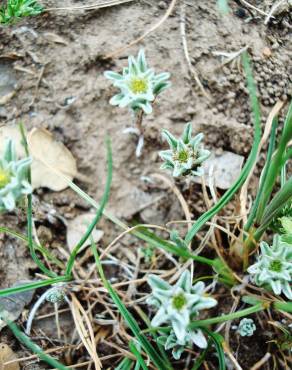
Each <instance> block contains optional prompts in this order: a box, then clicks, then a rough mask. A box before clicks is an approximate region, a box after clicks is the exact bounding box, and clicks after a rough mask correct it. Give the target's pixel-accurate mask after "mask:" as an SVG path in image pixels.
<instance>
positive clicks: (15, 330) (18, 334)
mask: <svg viewBox="0 0 292 370" xmlns="http://www.w3.org/2000/svg"><path fill="white" fill-rule="evenodd" d="M3 320H4V321H5V322H6V324H7V325H8V327H9V329H10V330H11V331H12V333H13V334H14V336H15V337H16V338H17V339H18V340H19V341H20V342H21V343H23V344H24V345H25V347H26V348H28V349H30V350H31V351H32V352H33V353H35V354H36V355H37V356H38V357H39V358H40V359H41V360H42V361H45V362H46V363H47V364H49V365H50V366H53V367H54V368H56V369H59V370H68V369H69V368H68V367H66V366H64V365H62V364H61V363H60V362H59V361H57V360H55V359H54V358H52V357H51V356H49V355H47V354H45V353H44V351H43V350H42V349H41V348H40V347H39V346H38V345H36V344H35V343H33V342H32V341H31V340H30V339H29V337H28V336H26V335H25V334H24V333H23V332H22V331H20V330H19V329H18V327H17V325H16V324H15V323H13V322H11V321H9V320H6V319H5V317H3Z"/></svg>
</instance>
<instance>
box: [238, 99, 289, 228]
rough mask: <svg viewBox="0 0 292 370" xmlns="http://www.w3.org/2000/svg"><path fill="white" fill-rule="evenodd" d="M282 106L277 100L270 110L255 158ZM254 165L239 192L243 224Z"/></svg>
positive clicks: (281, 102)
mask: <svg viewBox="0 0 292 370" xmlns="http://www.w3.org/2000/svg"><path fill="white" fill-rule="evenodd" d="M283 105H284V102H283V101H281V100H278V101H277V103H276V104H275V105H274V107H273V109H272V110H271V112H270V114H269V116H268V119H267V122H266V125H265V131H264V134H263V137H262V139H261V141H260V144H259V147H258V152H257V156H258V155H259V153H260V151H261V149H262V147H263V145H264V144H265V143H266V141H267V140H268V138H269V135H270V132H271V129H272V124H273V120H274V118H275V117H276V116H277V115H278V114H279V112H280V110H281V109H282V107H283ZM256 163H257V161H255V163H254V165H253V167H252V169H251V171H250V173H249V175H248V177H247V179H246V181H245V183H244V185H243V186H242V188H241V192H240V197H239V199H240V204H241V212H240V213H241V216H242V218H243V221H244V223H246V222H247V213H246V208H247V206H246V204H247V190H248V185H249V182H250V179H251V177H252V174H253V171H254V169H255V166H256Z"/></svg>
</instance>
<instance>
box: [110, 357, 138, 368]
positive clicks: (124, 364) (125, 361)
mask: <svg viewBox="0 0 292 370" xmlns="http://www.w3.org/2000/svg"><path fill="white" fill-rule="evenodd" d="M133 363H134V361H132V360H131V359H130V358H128V357H125V358H124V359H123V360H122V361H121V362H120V363H119V365H118V366H117V367H115V370H130V369H131V368H132V365H133Z"/></svg>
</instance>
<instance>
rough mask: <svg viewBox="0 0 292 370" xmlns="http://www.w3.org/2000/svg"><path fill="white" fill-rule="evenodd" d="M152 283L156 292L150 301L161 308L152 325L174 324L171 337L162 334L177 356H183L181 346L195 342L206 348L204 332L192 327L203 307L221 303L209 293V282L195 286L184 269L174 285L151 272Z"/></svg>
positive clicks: (164, 341) (165, 342)
mask: <svg viewBox="0 0 292 370" xmlns="http://www.w3.org/2000/svg"><path fill="white" fill-rule="evenodd" d="M148 284H149V285H150V286H151V288H152V294H151V296H150V297H149V298H148V300H147V303H148V304H149V305H152V306H154V307H155V308H157V313H156V314H155V316H154V317H153V319H152V321H151V325H152V326H153V327H159V326H161V325H162V324H168V325H169V324H170V325H171V328H172V330H171V332H170V334H169V336H164V335H163V336H162V337H160V342H161V343H162V342H163V344H164V346H165V348H166V349H170V348H172V349H173V355H174V357H175V358H178V357H180V354H181V353H182V348H181V347H183V348H184V347H185V346H190V345H191V344H192V343H194V344H196V345H197V346H198V347H200V348H206V346H207V341H206V338H205V336H204V334H203V333H202V331H201V330H200V329H196V330H190V329H189V328H188V326H189V324H190V322H191V320H192V319H194V318H195V317H196V316H197V315H198V313H199V311H200V310H203V309H206V308H211V307H214V306H216V304H217V301H216V300H215V299H214V298H211V297H207V296H205V294H204V289H205V284H204V283H203V282H201V281H200V282H197V283H196V284H195V285H193V286H192V279H191V274H190V272H189V271H184V272H183V273H182V275H181V277H180V278H179V280H178V281H177V283H176V284H175V285H173V286H171V285H170V284H169V283H167V282H165V281H164V280H162V279H161V278H159V277H157V276H156V275H149V278H148Z"/></svg>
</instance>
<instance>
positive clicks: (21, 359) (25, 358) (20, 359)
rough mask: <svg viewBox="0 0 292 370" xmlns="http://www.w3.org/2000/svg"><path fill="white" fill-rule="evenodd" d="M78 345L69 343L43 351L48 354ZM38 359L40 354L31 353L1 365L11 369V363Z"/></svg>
mask: <svg viewBox="0 0 292 370" xmlns="http://www.w3.org/2000/svg"><path fill="white" fill-rule="evenodd" d="M76 347H77V346H76V345H75V344H68V345H66V346H60V347H55V348H50V349H48V350H46V351H43V352H44V353H45V354H47V355H48V354H50V353H54V352H59V351H65V350H67V349H73V348H76ZM36 359H39V357H38V355H31V356H27V357H21V358H15V359H13V360H10V361H7V362H4V363H3V364H2V363H1V365H3V366H4V369H5V367H6V366H7V369H9V368H10V367H9V365H12V364H16V363H19V362H24V361H30V360H36ZM12 368H14V367H13V366H11V369H12Z"/></svg>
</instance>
